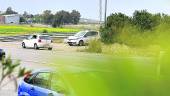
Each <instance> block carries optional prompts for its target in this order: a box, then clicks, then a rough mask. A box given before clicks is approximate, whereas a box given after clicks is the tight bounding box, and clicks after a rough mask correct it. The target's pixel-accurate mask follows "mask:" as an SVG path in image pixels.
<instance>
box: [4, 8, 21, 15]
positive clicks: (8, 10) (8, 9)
mask: <svg viewBox="0 0 170 96" xmlns="http://www.w3.org/2000/svg"><path fill="white" fill-rule="evenodd" d="M9 14H18V13H17V12H15V11H13V10H12V8H11V7H8V8H7V9H6V12H5V15H9Z"/></svg>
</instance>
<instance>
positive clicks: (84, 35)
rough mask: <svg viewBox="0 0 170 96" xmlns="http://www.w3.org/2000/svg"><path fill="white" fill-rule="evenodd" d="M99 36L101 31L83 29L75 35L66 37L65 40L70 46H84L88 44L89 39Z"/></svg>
mask: <svg viewBox="0 0 170 96" xmlns="http://www.w3.org/2000/svg"><path fill="white" fill-rule="evenodd" d="M98 37H99V33H98V32H97V31H81V32H78V33H77V34H75V35H74V36H70V37H68V38H67V39H65V42H66V43H68V44H69V45H70V46H73V45H79V46H84V45H86V44H88V42H89V40H91V39H95V38H98Z"/></svg>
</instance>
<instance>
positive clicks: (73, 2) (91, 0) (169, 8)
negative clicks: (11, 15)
mask: <svg viewBox="0 0 170 96" xmlns="http://www.w3.org/2000/svg"><path fill="white" fill-rule="evenodd" d="M103 2H104V0H103ZM98 5H99V0H0V10H1V11H4V10H6V8H7V7H9V6H11V7H12V8H13V9H14V10H16V11H17V12H19V13H23V12H24V11H27V12H29V13H33V14H37V13H42V12H43V10H46V9H49V10H52V11H53V13H55V12H56V11H58V10H67V11H71V10H73V9H76V10H78V11H80V13H81V14H82V17H84V18H91V19H98V18H99V6H98ZM103 8H104V7H103ZM142 9H147V10H148V11H149V12H152V13H157V12H161V13H166V14H170V1H169V0H108V15H110V14H111V13H114V12H122V13H125V14H127V15H132V13H133V12H134V10H142Z"/></svg>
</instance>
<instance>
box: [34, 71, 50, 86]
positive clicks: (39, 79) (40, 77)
mask: <svg viewBox="0 0 170 96" xmlns="http://www.w3.org/2000/svg"><path fill="white" fill-rule="evenodd" d="M50 79H51V74H50V73H38V74H37V75H36V76H35V78H34V79H33V85H36V86H39V87H43V88H47V89H49V88H50V83H51V80H50Z"/></svg>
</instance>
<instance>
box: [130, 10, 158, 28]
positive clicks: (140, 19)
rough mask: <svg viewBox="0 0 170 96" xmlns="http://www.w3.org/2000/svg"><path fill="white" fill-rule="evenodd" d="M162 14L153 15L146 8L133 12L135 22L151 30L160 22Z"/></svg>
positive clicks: (140, 26)
mask: <svg viewBox="0 0 170 96" xmlns="http://www.w3.org/2000/svg"><path fill="white" fill-rule="evenodd" d="M160 19H161V15H160V14H156V15H153V14H151V13H149V12H147V11H146V10H142V11H135V12H134V14H133V23H134V24H135V25H137V26H139V28H140V29H141V30H151V29H153V28H154V27H155V26H157V25H158V24H159V20H160Z"/></svg>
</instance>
